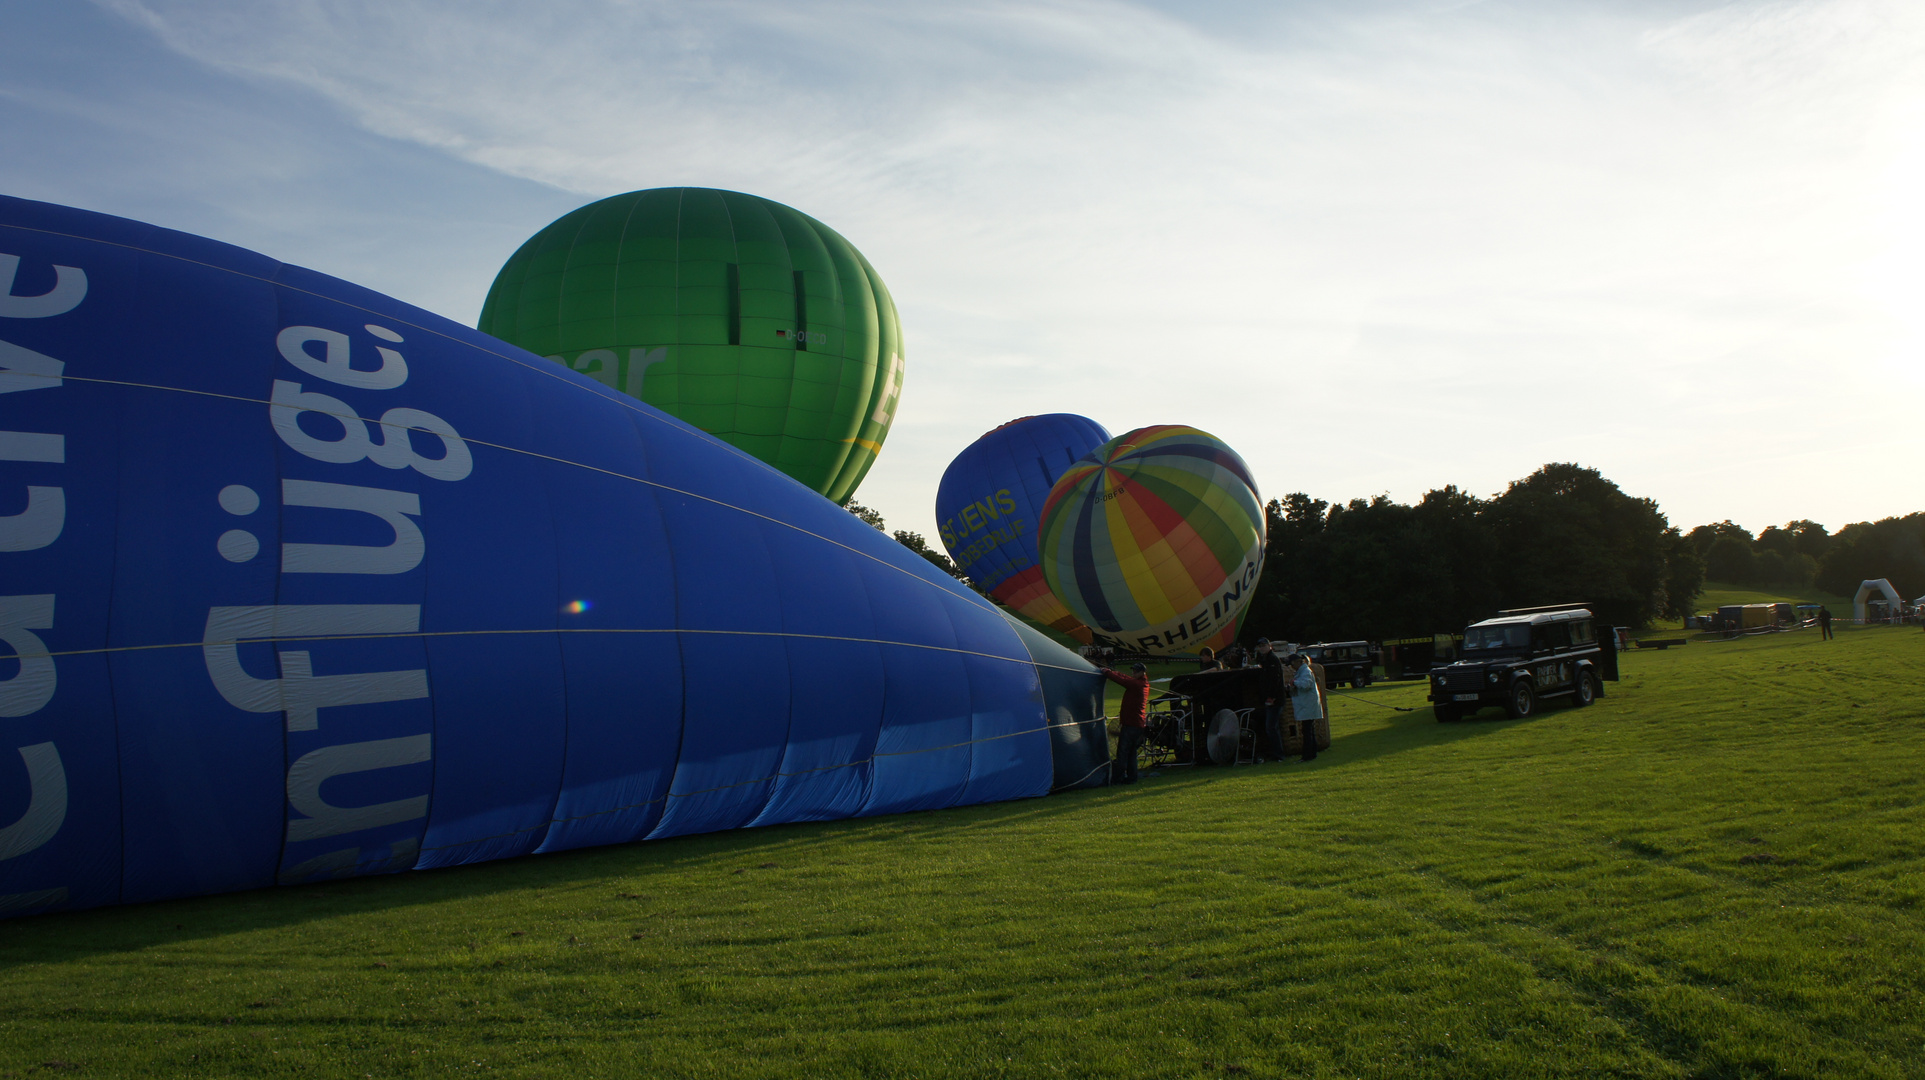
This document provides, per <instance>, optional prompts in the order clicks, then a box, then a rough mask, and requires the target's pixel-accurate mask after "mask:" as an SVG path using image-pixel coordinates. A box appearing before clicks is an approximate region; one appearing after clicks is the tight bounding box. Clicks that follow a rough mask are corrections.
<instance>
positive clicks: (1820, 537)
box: [1785, 518, 1831, 563]
mask: <svg viewBox="0 0 1925 1080" xmlns="http://www.w3.org/2000/svg"><path fill="white" fill-rule="evenodd" d="M1785 531H1786V532H1788V533H1790V534H1791V539H1792V544H1793V546H1795V547H1796V548H1797V549H1798V554H1800V555H1805V556H1809V557H1810V558H1811V560H1812V561H1813V562H1814V563H1816V562H1817V560H1819V559H1822V558H1824V557H1825V549H1827V548H1829V547H1831V533H1829V532H1827V531H1826V530H1825V527H1824V526H1823V525H1820V524H1818V523H1817V522H1816V521H1808V520H1805V519H1802V518H1801V519H1799V520H1797V521H1787V522H1786V523H1785Z"/></svg>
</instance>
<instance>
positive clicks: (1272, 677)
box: [1257, 638, 1290, 761]
mask: <svg viewBox="0 0 1925 1080" xmlns="http://www.w3.org/2000/svg"><path fill="white" fill-rule="evenodd" d="M1257 671H1258V674H1257V693H1258V695H1259V696H1261V697H1262V698H1263V756H1264V757H1265V758H1267V759H1269V760H1271V761H1282V760H1283V695H1284V694H1285V693H1286V692H1287V691H1288V690H1289V684H1290V680H1289V677H1288V676H1287V675H1286V673H1285V672H1284V670H1283V658H1282V657H1279V656H1278V655H1277V651H1276V649H1275V648H1274V647H1273V646H1271V644H1270V639H1269V638H1258V639H1257Z"/></svg>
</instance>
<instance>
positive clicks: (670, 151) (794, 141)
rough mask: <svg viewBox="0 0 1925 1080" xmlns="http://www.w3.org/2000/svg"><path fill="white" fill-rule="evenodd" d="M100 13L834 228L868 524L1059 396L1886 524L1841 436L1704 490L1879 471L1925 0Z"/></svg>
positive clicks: (1098, 407) (1341, 456) (625, 5)
mask: <svg viewBox="0 0 1925 1080" xmlns="http://www.w3.org/2000/svg"><path fill="white" fill-rule="evenodd" d="M99 2H100V3H102V5H103V6H104V7H106V8H108V9H110V10H112V11H114V12H116V13H119V14H120V15H122V16H124V17H125V18H126V19H127V20H129V21H130V22H131V23H133V24H136V25H139V26H142V27H145V28H146V29H147V30H148V31H149V32H151V33H152V34H154V35H155V36H156V37H157V38H158V39H159V40H160V41H162V42H164V43H165V44H166V45H167V46H168V47H169V48H171V49H173V50H175V51H176V52H178V53H180V54H182V55H184V56H188V57H191V58H193V59H194V60H195V61H197V62H199V63H201V64H204V65H206V66H208V67H210V68H213V69H217V70H220V71H224V72H227V73H230V74H231V75H233V76H235V77H237V78H240V79H245V80H255V81H257V82H260V83H262V84H272V85H275V86H288V85H293V86H298V87H301V88H304V89H305V90H307V91H310V92H312V93H313V94H315V95H318V96H319V97H321V98H322V99H324V100H326V101H328V102H331V103H332V104H333V105H334V106H335V107H337V108H339V109H340V110H342V111H343V112H344V113H345V115H347V116H348V117H350V118H352V120H353V122H355V123H356V124H358V125H360V126H362V127H363V128H365V129H366V130H367V131H370V132H373V133H377V134H379V135H381V136H385V137H388V138H392V139H400V140H405V141H408V142H412V143H416V144H420V145H422V146H426V147H432V148H435V149H437V150H439V151H442V152H445V153H446V154H449V155H452V156H455V157H457V158H460V159H462V160H465V161H468V162H472V163H474V164H475V165H477V166H480V167H484V168H486V169H490V170H495V171H498V172H500V173H503V174H507V175H511V176H515V177H521V178H525V179H529V180H534V181H539V182H541V183H544V184H549V185H554V186H556V187H559V188H562V189H565V190H567V191H571V192H575V193H578V194H579V195H581V196H582V197H583V198H587V197H591V196H592V197H599V196H602V195H607V194H612V193H615V192H618V191H625V190H629V189H633V188H638V187H651V186H659V185H667V184H701V185H709V186H718V187H730V188H737V189H741V190H747V191H753V192H756V193H757V194H761V195H765V196H768V197H771V198H775V199H779V200H781V201H783V202H787V203H790V204H792V205H794V206H797V207H798V208H801V209H803V210H805V211H807V212H808V213H811V214H813V215H815V216H817V217H819V218H822V219H823V220H825V221H827V222H829V223H830V224H832V225H834V226H835V227H836V228H838V229H839V230H841V231H842V232H844V233H845V234H846V235H848V236H849V237H850V238H851V239H852V240H854V241H855V242H856V243H857V245H858V246H860V247H861V248H862V249H863V250H864V251H865V252H866V253H867V254H869V256H870V257H871V259H872V260H873V261H874V262H875V263H876V264H877V266H878V268H879V269H880V270H881V271H882V273H883V275H884V277H885V278H886V279H887V280H888V281H889V282H890V283H891V286H892V288H893V289H894V290H895V292H896V294H897V297H898V300H899V301H900V303H901V305H902V308H903V311H904V316H905V322H906V325H907V327H908V331H909V334H910V335H911V336H910V340H909V347H910V359H911V365H912V367H911V373H910V378H909V385H908V392H907V394H906V396H905V399H904V407H903V411H902V414H901V416H900V419H899V421H898V427H897V430H896V433H895V434H894V435H893V436H892V438H891V442H890V446H889V449H888V451H887V452H885V454H884V456H883V459H882V462H881V464H879V465H878V467H877V469H876V471H875V473H874V474H872V477H871V479H870V481H869V482H868V484H866V485H865V487H864V490H863V493H862V495H861V497H862V498H863V499H864V500H865V501H871V502H874V503H875V504H877V505H879V506H880V507H881V508H882V509H883V510H884V512H885V513H886V514H888V515H889V516H890V517H891V518H892V519H893V520H895V521H897V522H898V523H901V524H908V525H911V526H912V527H914V526H922V527H925V528H926V526H927V519H928V517H929V514H928V509H927V502H928V500H929V499H930V498H932V497H933V489H934V480H935V477H936V476H937V475H938V474H939V473H940V471H941V469H942V467H943V465H944V464H945V463H946V461H947V460H948V458H949V457H950V456H951V455H953V454H954V453H955V452H956V451H957V450H959V449H960V448H961V447H962V445H964V444H965V443H966V442H967V441H968V440H969V439H970V438H973V437H974V436H975V435H976V434H977V433H979V432H980V431H982V430H985V429H987V428H988V427H990V426H993V425H994V424H996V423H1000V422H1001V421H1003V420H1006V419H1008V418H1010V417H1011V416H1015V415H1020V414H1022V413H1027V412H1036V411H1045V410H1053V409H1068V410H1074V411H1080V412H1085V413H1088V414H1089V415H1092V416H1095V417H1097V418H1098V419H1100V420H1102V421H1103V422H1104V423H1106V424H1108V425H1110V426H1111V427H1112V428H1114V429H1118V430H1120V429H1122V428H1124V427H1127V426H1131V425H1134V424H1138V423H1147V422H1158V421H1171V420H1176V421H1185V422H1192V423H1197V424H1199V425H1201V426H1204V427H1206V428H1211V429H1213V430H1217V431H1218V432H1219V433H1220V434H1222V435H1223V436H1224V437H1225V438H1226V439H1228V440H1230V441H1231V442H1232V444H1233V445H1237V446H1238V447H1239V448H1240V449H1242V450H1243V451H1244V453H1245V454H1246V456H1248V457H1249V458H1250V459H1251V461H1252V464H1253V465H1254V466H1255V467H1256V469H1257V473H1258V476H1259V479H1260V480H1262V481H1263V482H1264V484H1265V486H1266V488H1267V490H1269V491H1270V492H1273V493H1278V494H1280V493H1282V492H1284V491H1288V490H1292V489H1296V488H1307V489H1309V490H1312V491H1313V492H1315V493H1317V494H1320V495H1323V496H1326V497H1328V496H1346V495H1352V494H1363V493H1368V492H1373V491H1384V490H1388V491H1390V492H1392V493H1393V494H1395V495H1398V496H1399V497H1404V498H1409V497H1414V496H1415V495H1416V494H1418V493H1420V492H1421V491H1422V490H1423V489H1424V488H1426V487H1429V486H1433V485H1438V484H1443V483H1447V482H1457V483H1460V484H1465V485H1467V486H1469V487H1471V488H1473V489H1482V490H1490V489H1494V488H1495V487H1497V486H1499V485H1501V484H1502V483H1503V482H1504V481H1506V480H1508V479H1511V478H1514V477H1516V476H1518V475H1521V474H1522V473H1524V472H1526V471H1528V470H1529V469H1531V468H1533V467H1534V466H1535V465H1537V464H1539V463H1541V462H1543V461H1545V460H1551V459H1560V460H1563V459H1577V460H1583V461H1587V462H1590V463H1593V464H1597V465H1599V466H1600V467H1602V468H1604V469H1605V471H1606V473H1607V475H1611V476H1613V477H1614V478H1616V479H1619V480H1620V481H1621V482H1622V483H1624V484H1625V485H1626V486H1627V487H1629V488H1631V489H1633V490H1635V491H1637V492H1639V493H1640V494H1651V495H1654V496H1656V497H1658V498H1659V499H1660V501H1661V502H1662V503H1663V504H1664V505H1665V506H1666V508H1667V509H1668V510H1670V511H1671V513H1672V514H1673V516H1674V517H1675V518H1680V519H1683V520H1684V521H1685V522H1686V523H1691V522H1695V521H1696V520H1700V519H1704V518H1710V517H1724V516H1727V515H1730V516H1736V517H1739V518H1740V519H1745V520H1750V521H1752V522H1753V523H1754V524H1757V525H1762V524H1765V523H1768V522H1770V521H1775V520H1782V519H1784V518H1788V517H1792V516H1805V515H1813V516H1818V517H1829V518H1831V519H1832V520H1834V521H1836V520H1843V519H1849V518H1851V517H1857V516H1863V515H1865V514H1870V513H1878V512H1896V511H1897V510H1899V509H1901V507H1899V506H1897V505H1891V502H1892V499H1893V496H1892V495H1890V494H1889V493H1888V492H1886V491H1884V490H1883V489H1881V488H1878V487H1877V486H1876V485H1874V484H1871V483H1869V482H1868V483H1866V484H1864V485H1863V486H1862V487H1854V486H1853V485H1852V484H1851V483H1844V484H1842V485H1841V484H1839V483H1835V482H1833V481H1832V480H1830V479H1828V478H1831V477H1834V476H1835V475H1836V473H1837V472H1838V471H1839V469H1840V467H1841V460H1840V455H1839V453H1838V452H1836V451H1837V447H1836V446H1834V448H1833V449H1834V453H1832V454H1830V455H1828V456H1826V457H1823V458H1820V457H1817V456H1814V457H1811V458H1809V459H1794V460H1792V461H1790V462H1783V461H1777V462H1774V463H1773V464H1772V466H1771V476H1770V477H1769V478H1768V479H1766V478H1764V477H1760V478H1759V481H1758V482H1756V483H1750V484H1745V483H1736V482H1733V480H1732V479H1731V478H1732V477H1733V476H1734V475H1735V476H1743V475H1744V474H1745V471H1746V470H1745V465H1746V462H1747V461H1748V460H1751V459H1750V457H1749V455H1750V454H1752V453H1753V452H1754V451H1753V450H1752V449H1750V448H1749V447H1748V444H1749V443H1750V442H1751V441H1752V439H1753V438H1754V436H1756V437H1764V436H1769V435H1783V434H1786V433H1789V432H1792V431H1798V430H1806V431H1810V430H1812V429H1814V428H1817V429H1823V430H1825V431H1827V432H1829V434H1828V436H1827V437H1828V438H1830V439H1833V440H1835V441H1837V442H1842V444H1843V445H1844V446H1845V448H1846V449H1845V452H1844V454H1843V464H1844V465H1845V467H1846V469H1847V471H1850V470H1851V469H1853V468H1856V469H1859V470H1867V469H1873V468H1874V467H1875V466H1877V465H1878V464H1879V463H1888V462H1889V461H1890V459H1891V457H1892V455H1893V454H1894V451H1893V450H1892V448H1890V447H1889V446H1887V445H1883V444H1881V443H1878V442H1873V441H1870V440H1869V439H1867V440H1866V441H1864V442H1862V444H1861V443H1859V442H1856V441H1854V440H1855V439H1856V438H1857V436H1856V435H1855V434H1854V433H1853V428H1854V426H1855V423H1856V421H1855V419H1854V416H1855V414H1854V411H1853V409H1854V407H1853V406H1852V405H1851V402H1852V401H1853V400H1855V399H1858V398H1861V397H1863V396H1866V395H1871V394H1875V393H1877V392H1878V390H1879V388H1880V385H1881V382H1882V381H1883V380H1885V379H1887V378H1889V377H1890V376H1891V373H1892V372H1896V371H1916V370H1918V369H1919V368H1921V367H1925V358H1921V356H1920V353H1919V349H1920V337H1919V335H1918V330H1917V328H1918V326H1919V321H1918V311H1917V308H1916V306H1915V304H1916V300H1915V298H1916V296H1917V295H1918V291H1919V289H1918V287H1919V285H1920V284H1921V282H1920V276H1919V273H1918V269H1917V268H1918V263H1917V261H1916V259H1917V256H1916V254H1915V252H1917V251H1918V250H1919V246H1918V240H1920V239H1922V238H1925V237H1922V236H1921V232H1920V227H1919V218H1918V217H1917V213H1916V211H1915V210H1912V209H1911V207H1912V206H1914V205H1915V199H1913V198H1912V197H1911V195H1910V194H1909V192H1908V189H1907V188H1905V187H1904V186H1903V182H1908V181H1909V180H1915V179H1925V178H1921V177H1920V175H1919V173H1920V160H1921V156H1920V147H1921V145H1925V143H1922V142H1921V137H1920V135H1921V123H1920V117H1921V110H1920V106H1919V103H1920V100H1921V96H1920V87H1921V76H1920V73H1919V68H1920V66H1919V65H1917V64H1916V63H1915V58H1916V56H1918V55H1919V54H1920V51H1921V50H1920V46H1921V44H1925V18H1922V17H1921V15H1920V13H1919V10H1918V9H1917V8H1915V7H1914V6H1910V5H1906V4H1903V3H1881V2H1873V0H1837V2H1806V3H1789V2H1787V3H1775V4H1742V5H1731V6H1725V7H1714V8H1709V9H1705V8H1703V7H1702V6H1699V7H1696V8H1694V9H1692V10H1693V12H1695V13H1684V14H1672V13H1671V12H1672V11H1673V10H1676V9H1666V8H1663V7H1653V6H1635V5H1618V4H1596V5H1589V4H1571V5H1559V6H1557V7H1555V8H1547V7H1546V6H1544V5H1518V4H1507V3H1497V2H1493V3H1484V4H1476V5H1463V4H1445V3H1433V4H1410V5H1403V4H1394V3H1393V4H1383V5H1377V6H1372V7H1357V6H1353V5H1341V4H1329V5H1307V6H1302V7H1299V8H1294V9H1288V10H1286V11H1285V12H1284V13H1283V14H1281V15H1277V16H1273V17H1271V18H1269V19H1267V21H1263V22H1253V21H1249V20H1247V19H1229V20H1224V19H1218V20H1216V21H1214V22H1212V23H1208V24H1205V23H1200V22H1197V21H1192V20H1185V19H1183V18H1179V17H1177V16H1175V15H1172V14H1170V13H1167V12H1164V11H1159V10H1157V9H1154V8H1150V7H1145V6H1142V5H1137V4H1129V3H1121V2H1113V0H1059V2H1054V3H974V4H964V5H941V6H937V5H902V4H894V3H854V2H845V3H817V4H793V3H748V2H736V3H719V4H703V5H685V4H670V3H646V2H634V0H582V2H579V3H572V4H548V5H540V6H533V5H527V4H519V3H517V4H508V3H462V4H450V3H446V2H425V0H418V2H398V0H382V2H379V3H376V2H372V0H368V2H352V0H330V2H327V3H321V2H319V0H310V2H305V3H302V2H287V3H277V4H272V5H242V6H237V5H233V4H231V3H214V2H195V0H99ZM1909 190H1916V187H1913V188H1910V189H1909ZM535 224H536V225H538V224H540V222H535ZM1895 231H1896V233H1897V234H1898V236H1899V237H1902V238H1904V241H1905V242H1904V243H1903V244H1899V243H1895V242H1894V232H1895ZM502 254H503V256H504V257H505V255H506V252H505V251H504V252H503V253H502ZM478 302H479V297H476V303H477V305H478ZM454 314H458V315H459V314H464V313H460V312H456V313H454ZM466 314H471V312H470V313H466ZM1815 390H1820V392H1818V393H1815V392H1814V391H1815ZM1826 394H1830V395H1835V397H1833V398H1832V402H1835V404H1834V403H1828V402H1827V401H1826V399H1825V395H1826ZM1734 436H1735V437H1734ZM1853 448H1856V449H1855V450H1854V449H1853ZM1900 452H1902V451H1900ZM1680 457H1683V458H1687V459H1690V460H1692V461H1693V462H1694V463H1696V464H1697V465H1699V466H1701V468H1703V469H1709V470H1712V472H1713V473H1715V474H1716V476H1717V479H1716V481H1715V482H1713V481H1710V480H1704V479H1693V478H1692V475H1691V474H1690V473H1689V471H1687V470H1681V469H1679V468H1677V467H1676V462H1677V460H1678V459H1679V458H1680ZM1801 461H1802V462H1803V464H1801V463H1800V462H1801ZM1912 462H1913V464H1914V465H1917V464H1919V462H1918V460H1917V458H1916V457H1914V458H1913V459H1912ZM1878 471H1883V470H1882V469H1879V470H1878ZM1913 508H1915V507H1911V506H1905V507H1903V509H1913Z"/></svg>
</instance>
